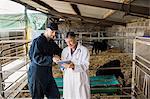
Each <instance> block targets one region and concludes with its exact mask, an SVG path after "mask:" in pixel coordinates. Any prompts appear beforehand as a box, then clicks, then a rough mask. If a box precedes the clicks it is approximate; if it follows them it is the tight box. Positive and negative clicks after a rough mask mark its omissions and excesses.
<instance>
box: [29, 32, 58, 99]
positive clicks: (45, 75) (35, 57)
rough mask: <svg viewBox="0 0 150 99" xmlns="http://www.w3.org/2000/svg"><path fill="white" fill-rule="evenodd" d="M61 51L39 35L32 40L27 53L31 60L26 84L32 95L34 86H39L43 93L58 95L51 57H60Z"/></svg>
mask: <svg viewBox="0 0 150 99" xmlns="http://www.w3.org/2000/svg"><path fill="white" fill-rule="evenodd" d="M60 54H61V49H60V48H59V46H58V45H57V44H56V43H55V42H54V41H53V40H50V41H48V40H47V39H46V37H45V36H44V35H43V34H41V35H40V36H39V37H37V38H36V39H34V40H33V42H32V45H31V47H30V51H29V58H30V60H31V63H30V67H29V71H28V83H29V89H30V92H31V94H34V90H36V87H37V86H36V85H37V84H38V86H39V85H40V86H41V89H42V90H43V93H46V92H48V91H49V90H51V92H49V94H51V95H52V96H53V94H58V95H59V91H58V88H57V86H56V83H55V81H54V78H53V75H52V62H53V61H52V57H53V55H60Z"/></svg>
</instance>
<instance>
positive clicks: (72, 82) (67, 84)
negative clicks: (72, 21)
mask: <svg viewBox="0 0 150 99" xmlns="http://www.w3.org/2000/svg"><path fill="white" fill-rule="evenodd" d="M89 56H90V55H89V51H88V49H87V48H86V47H84V46H82V45H81V44H80V43H78V45H77V48H76V50H75V52H74V53H73V54H72V55H71V49H70V48H69V47H66V48H64V50H63V51H62V57H63V60H71V61H72V62H73V63H74V64H75V68H74V70H73V69H71V68H67V69H65V70H64V78H63V84H64V86H63V97H64V99H90V85H89V77H88V69H89Z"/></svg>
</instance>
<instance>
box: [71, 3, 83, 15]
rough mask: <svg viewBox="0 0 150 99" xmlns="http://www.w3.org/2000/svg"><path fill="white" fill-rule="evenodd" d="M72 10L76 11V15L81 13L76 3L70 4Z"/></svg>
mask: <svg viewBox="0 0 150 99" xmlns="http://www.w3.org/2000/svg"><path fill="white" fill-rule="evenodd" d="M71 6H72V8H73V10H74V11H75V12H76V13H77V15H81V13H80V10H79V8H78V6H77V5H76V4H71Z"/></svg>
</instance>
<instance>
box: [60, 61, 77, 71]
mask: <svg viewBox="0 0 150 99" xmlns="http://www.w3.org/2000/svg"><path fill="white" fill-rule="evenodd" d="M62 66H64V67H65V68H72V69H74V66H75V65H74V63H73V62H71V63H69V64H67V63H64V64H62Z"/></svg>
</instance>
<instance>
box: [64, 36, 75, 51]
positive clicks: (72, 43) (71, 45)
mask: <svg viewBox="0 0 150 99" xmlns="http://www.w3.org/2000/svg"><path fill="white" fill-rule="evenodd" d="M65 42H66V43H67V45H68V47H69V48H71V49H72V48H75V46H76V40H75V38H74V37H68V38H66V39H65Z"/></svg>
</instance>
